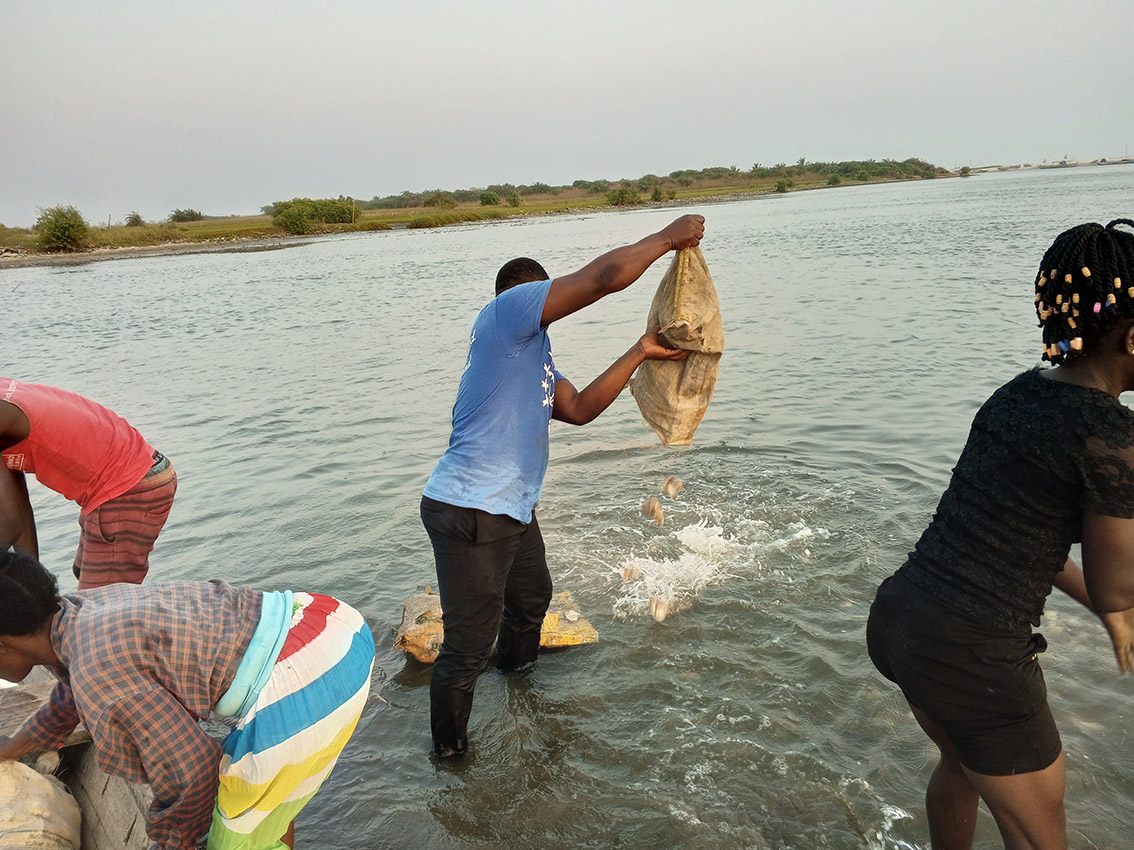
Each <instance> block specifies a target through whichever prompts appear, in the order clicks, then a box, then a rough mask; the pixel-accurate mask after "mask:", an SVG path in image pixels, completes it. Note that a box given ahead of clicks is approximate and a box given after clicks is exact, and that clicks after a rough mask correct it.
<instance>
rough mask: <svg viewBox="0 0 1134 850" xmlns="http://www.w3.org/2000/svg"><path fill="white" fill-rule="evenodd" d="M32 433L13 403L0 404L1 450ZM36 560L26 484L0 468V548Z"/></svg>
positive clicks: (21, 477)
mask: <svg viewBox="0 0 1134 850" xmlns="http://www.w3.org/2000/svg"><path fill="white" fill-rule="evenodd" d="M30 430H31V426H30V425H29V423H28V418H27V416H26V415H24V412H23V411H22V410H20V409H19V408H18V407H16V406H15V405H14V404H12V403H10V402H7V401H0V449H7V448H11V447H12V446H14V445H16V443H19V442H21V441H22V440H26V439H27V437H28V434H29V432H30ZM8 547H11V548H13V549H15V550H16V551H17V552H22V553H24V554H26V555H31V556H32V557H33V558H38V557H39V541H38V539H37V538H36V533H35V516H34V514H33V513H32V506H31V501H30V500H29V499H28V482H27V479H26V478H25V477H24V474H23V473H22V472H19V471H18V470H14V469H7V468H5V467H0V549H7V548H8Z"/></svg>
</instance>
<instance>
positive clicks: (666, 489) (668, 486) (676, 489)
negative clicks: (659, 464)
mask: <svg viewBox="0 0 1134 850" xmlns="http://www.w3.org/2000/svg"><path fill="white" fill-rule="evenodd" d="M684 485H685V482H684V481H682V480H681V479H680V478H678V477H677V476H676V475H671V476H669V478H667V479H666V480H665V483H664V484H662V486H661V491H662V492H663V493H665V494H666V495H667V496H669V497H670V498H671V499H676V498H677V494H678V493H680V492H681V488H682V487H683V486H684Z"/></svg>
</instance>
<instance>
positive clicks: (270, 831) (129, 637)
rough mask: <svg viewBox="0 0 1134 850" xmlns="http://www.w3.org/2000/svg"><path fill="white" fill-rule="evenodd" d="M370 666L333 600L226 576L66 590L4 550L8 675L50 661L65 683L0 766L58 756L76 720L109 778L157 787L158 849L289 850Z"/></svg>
mask: <svg viewBox="0 0 1134 850" xmlns="http://www.w3.org/2000/svg"><path fill="white" fill-rule="evenodd" d="M373 662H374V638H373V636H372V635H371V633H370V629H369V627H368V626H367V625H366V623H365V621H364V620H363V618H362V615H360V614H359V613H358V612H357V611H355V610H354V609H353V608H351V607H350V606H349V605H347V604H345V603H343V602H340V601H339V600H337V599H335V598H334V597H331V596H326V595H323V594H319V593H292V592H291V591H285V592H275V593H267V592H261V591H259V590H253V589H252V588H249V587H235V586H232V585H230V584H227V583H226V582H223V581H209V582H189V581H177V582H168V583H156V584H148V585H133V584H113V585H109V586H107V587H101V588H96V589H93V590H87V591H80V592H77V593H72V594H65V595H63V596H60V595H59V593H58V589H57V584H56V581H55V577H54V576H53V575H52V574H51V573H49V572H48V571H47V570H46V569H44V567H43V566H42V565H41V564H40V563H39V562H38V561H36V560H35V559H34V558H32V557H30V556H28V555H22V554H17V553H14V552H0V677H3V678H5V679H8V680H9V681H13V682H17V681H20V680H21V679H23V678H24V677H25V676H27V674H28V673H29V672H30V671H31V669H32V667H33V666H35V665H37V664H42V665H46V666H47V667H48V668H49V669H50V671H51V672H52V673H53V674H54V675H55V676H56V678H58V680H59V681H58V683H57V684H56V685H55V689H54V691H53V692H52V694H51V698H50V700H49V701H48V702H47V703H46V704H44V705H43V706H42V707H41V708H40V709H39V711H37V712H36V713H35V714H34V715H33V716H32V717H31V718H30V719H29V720H28V721H27V722H26V723H25V724H24V725H23V727H22V728H21V729H20V730H19V731H18V732H17V733H16V734H15V735H13V736H12V737H10V738H8V737H5V736H0V759H17V758H21V757H22V756H24V755H26V754H27V753H30V752H32V751H33V750H35V749H37V748H44V747H58V746H60V745H62V743H63V742H64V741H65V740H66V739H67V736H68V735H69V734H70V733H71V731H72V730H73V729H74V728H75V726H76V724H78V722H79V721H82V723H83V724H84V725H85V726H86V727H87V730H88V731H89V732H90V734H91V739H92V746H93V748H94V758H95V762H96V763H97V764H98V766H99V767H100V768H101V769H102V770H103V771H104V772H106V773H109V774H112V775H115V776H120V777H122V778H123V779H125V780H126V781H128V782H147V783H149V785H150V786H151V787H152V788H153V792H154V799H153V803H152V804H151V806H150V809H149V812H148V815H147V820H146V834H147V835H148V836H149V839H150V842H151V845H150V846H151V848H161V850H190V848H193V847H195V846H196V844H197V841H198V840H199V839H200V838H201V836H202V835H203V834H204V833H205V832H206V831H208V834H209V844H208V846H209V848H210V850H233V848H241V850H269V848H280V847H283V846H285V845H286V846H288V847H292V846H293V845H294V819H295V816H296V815H297V814H298V813H299V811H300V809H302V808H303V806H304V804H306V802H307V801H308V800H309V799H310V798H311V796H312V795H313V794H314V793H315V791H316V790H318V788H319V787H320V785H321V784H322V783H323V781H324V780H325V779H326V778H327V776H328V774H329V773H330V772H331V768H332V767H334V765H335V762H336V761H337V760H338V757H339V753H340V752H341V751H342V748H343V746H344V745H345V744H346V742H347V740H348V739H349V738H350V736H351V734H352V733H353V731H354V728H355V726H356V724H357V723H358V719H359V715H360V713H361V711H362V708H363V706H364V705H365V703H366V697H367V694H368V693H369V690H370V672H371V668H372V667H373ZM210 713H211V714H212V715H214V716H216V717H218V718H221V719H227V720H228V721H229V722H230V723H232V724H234V725H233V728H232V731H231V732H229V734H228V736H227V737H226V738H225V739H224V742H223V744H222V743H221V742H220V741H216V740H214V739H213V738H211V737H209V736H208V735H207V734H206V733H205V732H204V730H203V729H202V728H201V727H200V726H199V725H198V721H199V720H201V719H203V718H205V717H207V716H209V714H210ZM218 777H219V779H218ZM210 824H211V826H210Z"/></svg>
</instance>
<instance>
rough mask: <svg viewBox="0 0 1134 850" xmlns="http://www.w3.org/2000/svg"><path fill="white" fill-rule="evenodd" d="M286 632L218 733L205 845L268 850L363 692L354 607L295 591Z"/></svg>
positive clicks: (337, 747) (322, 769)
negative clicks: (261, 678) (242, 708)
mask: <svg viewBox="0 0 1134 850" xmlns="http://www.w3.org/2000/svg"><path fill="white" fill-rule="evenodd" d="M294 603H295V605H294V607H295V610H294V613H293V615H292V620H291V626H290V628H289V630H288V635H287V639H286V641H285V643H284V646H283V649H282V650H281V651H280V654H279V657H278V658H277V659H276V662H275V664H274V666H273V667H272V672H271V675H270V677H269V678H268V680H267V682H266V683H265V684H264V686H263V688H261V690H260V693H259V695H258V696H257V697H256V702H255V704H254V705H253V707H252V709H251V710H250V711H248V713H247V714H245V715H244V716H243V717H241V718H240V720H239V721H238V723H237V725H236V726H235V728H233V730H232V731H231V732H230V733H229V735H228V737H227V738H225V740H224V755H223V756H222V757H221V765H220V786H219V789H218V791H217V801H216V806H215V807H214V809H213V823H212V827H211V828H210V829H209V844H208V846H209V848H210V850H237V848H239V850H271V849H272V848H281V847H286V845H285V844H283V843H282V842H281V841H280V838H281V836H283V835H284V833H285V832H287V830H288V827H289V826H290V824H291V822H292V821H293V820H294V819H295V816H296V815H297V814H298V813H299V810H300V809H302V808H303V807H304V805H306V803H307V801H308V800H310V799H311V797H312V796H314V794H315V792H316V791H318V790H319V787H320V786H321V785H322V784H323V781H324V780H325V779H326V778H327V776H328V775H329V774H330V772H331V769H332V768H333V767H334V766H335V762H336V761H337V760H338V757H339V753H340V752H341V751H342V749H343V746H344V745H345V744H346V742H347V741H348V740H349V739H350V736H351V734H352V733H353V732H354V728H355V726H356V725H357V724H358V718H359V715H360V714H361V713H362V708H363V706H364V705H365V703H366V697H367V694H368V693H369V692H370V674H371V670H372V668H373V666H374V638H373V636H372V635H371V633H370V628H369V627H368V626H367V625H366V622H365V621H364V620H363V618H362V615H361V614H359V613H358V612H357V611H355V610H354V609H353V608H351V607H350V606H349V605H347V604H346V603H344V602H340V601H339V600H337V599H335V598H334V597H331V596H325V595H323V594H318V593H295V594H294Z"/></svg>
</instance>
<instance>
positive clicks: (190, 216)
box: [169, 209, 205, 222]
mask: <svg viewBox="0 0 1134 850" xmlns="http://www.w3.org/2000/svg"><path fill="white" fill-rule="evenodd" d="M204 217H205V214H204V213H203V212H201V211H200V210H192V209H190V210H182V209H176V210H174V211H173V212H171V213H170V214H169V220H170V221H174V222H183V221H201V220H202V219H204Z"/></svg>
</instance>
